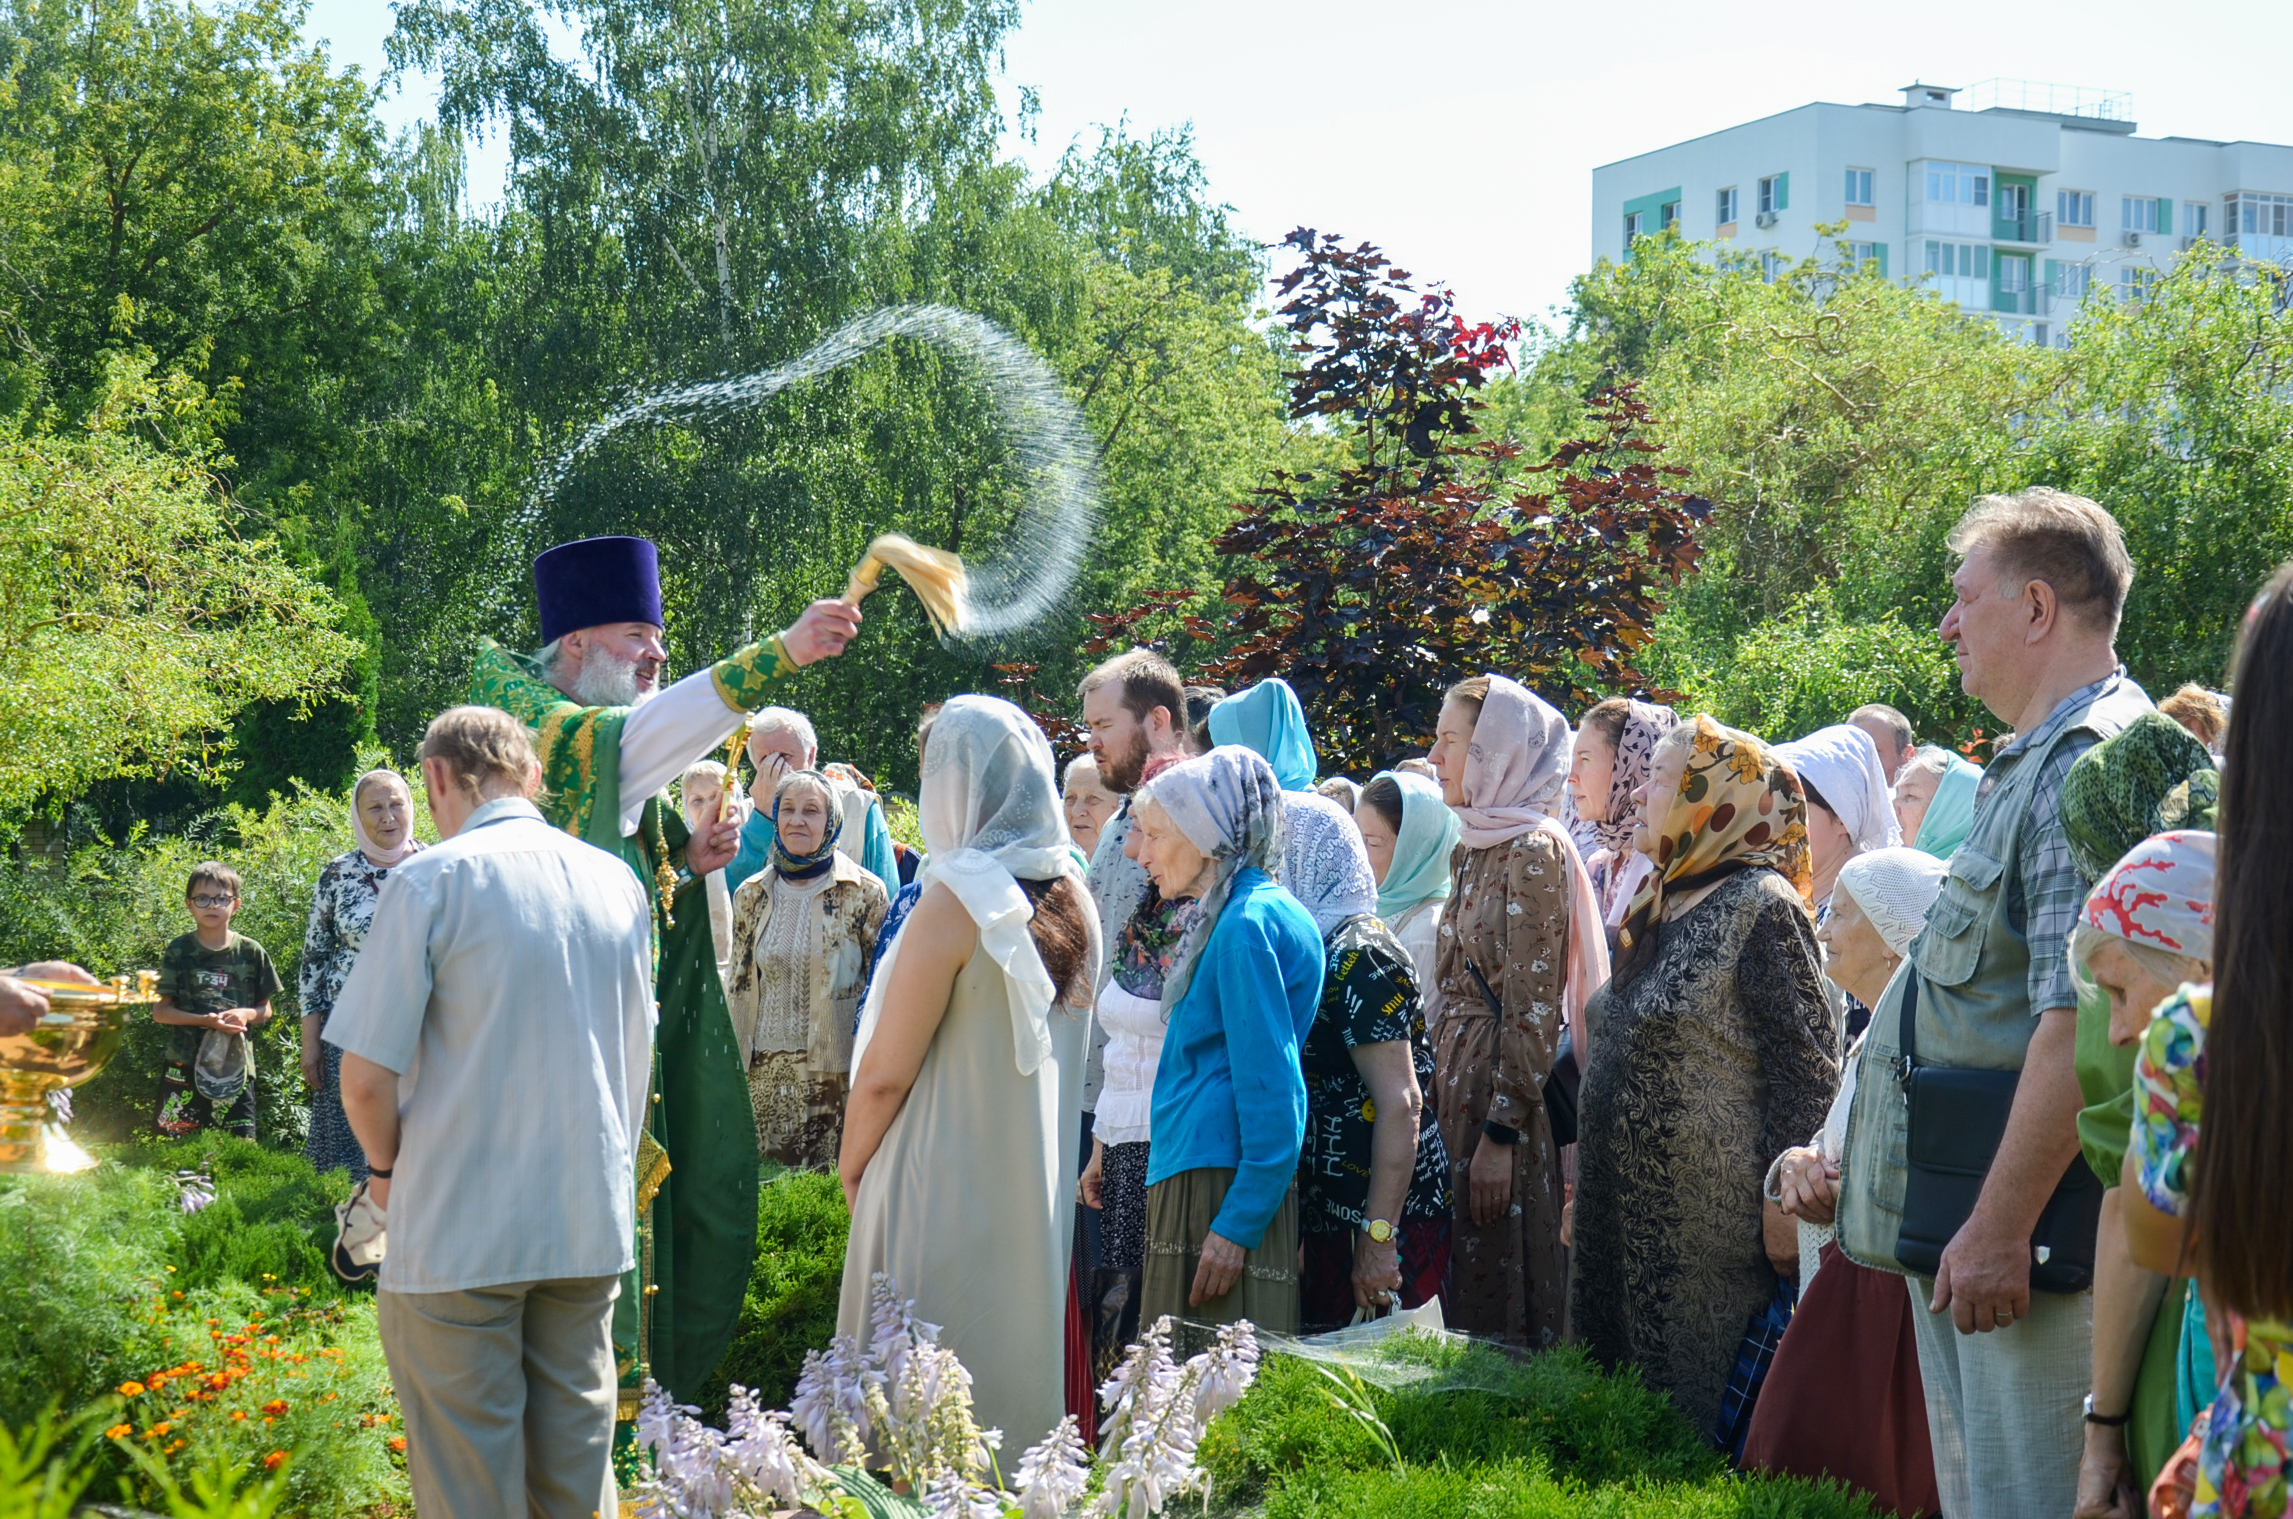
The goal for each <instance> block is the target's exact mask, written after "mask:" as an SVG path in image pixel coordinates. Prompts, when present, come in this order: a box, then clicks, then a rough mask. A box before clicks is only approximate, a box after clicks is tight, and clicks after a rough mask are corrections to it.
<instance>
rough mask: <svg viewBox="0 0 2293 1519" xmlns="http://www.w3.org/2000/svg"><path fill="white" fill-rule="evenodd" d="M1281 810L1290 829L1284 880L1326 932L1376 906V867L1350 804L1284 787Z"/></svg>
mask: <svg viewBox="0 0 2293 1519" xmlns="http://www.w3.org/2000/svg"><path fill="white" fill-rule="evenodd" d="M1282 811H1283V813H1284V814H1285V816H1284V819H1283V821H1284V822H1285V823H1286V824H1287V825H1288V827H1289V834H1290V837H1289V842H1288V844H1287V845H1286V846H1285V847H1284V849H1283V851H1282V885H1283V886H1285V887H1287V888H1288V889H1289V893H1290V895H1291V896H1293V897H1296V898H1297V899H1298V901H1299V902H1300V903H1302V904H1304V906H1305V909H1306V911H1307V912H1308V913H1310V914H1311V915H1312V916H1313V919H1314V927H1315V929H1316V930H1318V931H1319V932H1320V934H1321V936H1322V938H1323V939H1324V940H1325V941H1326V940H1327V939H1328V938H1329V936H1330V934H1331V932H1332V931H1333V930H1335V929H1336V928H1337V926H1338V925H1339V924H1340V923H1343V922H1344V921H1345V920H1346V919H1348V918H1358V917H1360V916H1361V915H1362V914H1363V913H1365V912H1376V911H1377V872H1376V871H1375V870H1373V869H1371V868H1370V863H1369V850H1368V848H1367V847H1366V846H1365V845H1363V843H1362V841H1361V829H1360V827H1359V826H1357V825H1356V824H1355V822H1354V820H1353V819H1352V818H1351V817H1349V816H1347V814H1346V810H1345V809H1344V808H1343V807H1340V806H1339V805H1338V804H1337V803H1336V802H1333V801H1331V800H1330V799H1329V798H1328V797H1326V796H1319V795H1316V794H1315V793H1314V792H1311V791H1285V792H1283V793H1282Z"/></svg>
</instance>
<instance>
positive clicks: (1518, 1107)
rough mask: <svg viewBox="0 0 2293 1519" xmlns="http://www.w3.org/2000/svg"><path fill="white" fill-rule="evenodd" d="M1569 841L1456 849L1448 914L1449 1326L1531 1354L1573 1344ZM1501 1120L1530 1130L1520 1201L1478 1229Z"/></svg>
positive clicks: (1444, 961)
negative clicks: (1481, 1154) (1564, 1100)
mask: <svg viewBox="0 0 2293 1519" xmlns="http://www.w3.org/2000/svg"><path fill="white" fill-rule="evenodd" d="M1562 847H1563V846H1562V845H1561V843H1560V842H1559V841H1558V840H1557V839H1555V838H1554V837H1553V836H1552V835H1551V834H1549V833H1546V832H1543V831H1542V830H1532V831H1531V832H1528V833H1525V834H1522V835H1521V836H1520V837H1519V838H1516V839H1513V840H1511V841H1509V842H1507V843H1503V844H1496V845H1492V846H1490V847H1489V848H1486V849H1469V848H1466V847H1465V846H1464V845H1459V846H1458V848H1457V851H1456V853H1455V854H1454V855H1452V856H1451V863H1450V876H1451V880H1452V882H1453V883H1454V890H1453V891H1452V892H1451V894H1450V898H1449V908H1448V910H1447V911H1445V912H1444V913H1443V914H1442V915H1441V931H1440V932H1441V940H1440V949H1439V951H1438V963H1439V966H1440V972H1439V976H1440V980H1439V986H1440V991H1441V1014H1440V1016H1441V1022H1440V1025H1439V1027H1437V1028H1436V1029H1435V1030H1434V1032H1433V1067H1434V1079H1433V1100H1432V1101H1431V1102H1430V1103H1428V1104H1427V1106H1428V1107H1429V1108H1430V1109H1431V1111H1432V1113H1433V1115H1434V1117H1435V1120H1436V1122H1438V1123H1439V1125H1440V1128H1441V1139H1442V1143H1443V1145H1444V1146H1445V1148H1446V1149H1447V1150H1448V1152H1449V1163H1450V1166H1451V1168H1452V1174H1451V1180H1450V1196H1451V1202H1452V1208H1453V1212H1452V1215H1451V1217H1452V1224H1451V1236H1450V1238H1451V1245H1450V1257H1449V1270H1450V1278H1449V1293H1448V1295H1447V1297H1446V1298H1445V1299H1444V1306H1445V1307H1446V1309H1447V1311H1448V1318H1449V1323H1450V1325H1451V1327H1453V1328H1456V1329H1461V1330H1463V1331H1465V1332H1466V1333H1468V1334H1477V1335H1486V1336H1488V1337H1491V1338H1494V1339H1501V1340H1503V1341H1504V1342H1505V1343H1506V1344H1508V1345H1515V1346H1524V1347H1526V1348H1528V1349H1531V1350H1542V1349H1547V1348H1549V1347H1551V1346H1553V1345H1556V1344H1558V1343H1559V1342H1560V1337H1561V1327H1562V1319H1563V1315H1564V1313H1565V1311H1566V1308H1567V1302H1568V1297H1567V1294H1568V1285H1567V1257H1566V1256H1565V1255H1564V1254H1563V1253H1562V1251H1561V1234H1560V1225H1561V1200H1562V1192H1561V1174H1560V1155H1559V1152H1558V1151H1556V1150H1555V1149H1554V1148H1553V1142H1552V1128H1551V1125H1550V1123H1549V1121H1548V1120H1547V1119H1546V1117H1545V1103H1544V1084H1545V1079H1546V1077H1548V1076H1550V1075H1551V1074H1552V1068H1553V1057H1554V1055H1555V1054H1556V1053H1557V1052H1558V1050H1559V1047H1560V1037H1561V993H1562V990H1563V987H1564V985H1565V983H1566V982H1567V979H1568V923H1569V871H1568V861H1567V860H1566V859H1564V858H1562V856H1561V849H1562ZM1475 971H1479V972H1480V975H1479V976H1478V977H1476V976H1475V975H1474V972H1475ZM1484 981H1486V982H1487V983H1488V991H1487V992H1486V993H1484V992H1483V991H1482V982H1484ZM1492 996H1493V997H1494V998H1495V1004H1494V1005H1492V1003H1491V1000H1490V999H1491V997H1492ZM1490 1121H1494V1122H1496V1123H1500V1124H1504V1125H1507V1126H1509V1127H1511V1128H1513V1129H1516V1130H1518V1131H1519V1133H1520V1143H1518V1144H1516V1145H1513V1146H1511V1147H1510V1153H1511V1159H1512V1162H1513V1205H1512V1207H1511V1208H1510V1209H1509V1210H1507V1211H1506V1212H1505V1213H1504V1214H1502V1215H1500V1216H1499V1217H1497V1218H1495V1219H1492V1220H1491V1221H1490V1222H1488V1223H1486V1224H1476V1223H1474V1222H1473V1204H1472V1186H1471V1181H1470V1172H1471V1169H1472V1164H1473V1155H1474V1152H1475V1151H1476V1150H1478V1149H1479V1148H1480V1145H1481V1136H1482V1129H1481V1125H1482V1124H1483V1123H1484V1122H1490Z"/></svg>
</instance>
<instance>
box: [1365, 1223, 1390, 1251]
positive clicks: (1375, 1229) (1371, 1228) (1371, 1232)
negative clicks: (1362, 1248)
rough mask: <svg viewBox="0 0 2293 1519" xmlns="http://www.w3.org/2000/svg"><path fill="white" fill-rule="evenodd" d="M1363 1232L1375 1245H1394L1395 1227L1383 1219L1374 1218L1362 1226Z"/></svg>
mask: <svg viewBox="0 0 2293 1519" xmlns="http://www.w3.org/2000/svg"><path fill="white" fill-rule="evenodd" d="M1362 1232H1363V1233H1364V1234H1367V1235H1368V1236H1369V1237H1370V1240H1371V1242H1372V1243H1374V1244H1380V1245H1390V1244H1392V1243H1393V1225H1391V1224H1389V1223H1387V1222H1386V1221H1385V1220H1384V1219H1382V1218H1373V1219H1371V1220H1370V1221H1369V1222H1368V1223H1366V1224H1364V1225H1362Z"/></svg>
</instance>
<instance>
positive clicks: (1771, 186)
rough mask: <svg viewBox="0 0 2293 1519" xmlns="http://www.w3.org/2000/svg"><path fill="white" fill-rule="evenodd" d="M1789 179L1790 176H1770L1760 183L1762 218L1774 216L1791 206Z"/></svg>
mask: <svg viewBox="0 0 2293 1519" xmlns="http://www.w3.org/2000/svg"><path fill="white" fill-rule="evenodd" d="M1789 179H1790V177H1789V176H1788V175H1783V174H1770V175H1769V176H1768V177H1767V178H1765V179H1763V180H1761V181H1760V186H1759V193H1760V198H1759V209H1760V214H1761V215H1762V216H1773V215H1775V213H1776V212H1778V211H1781V210H1783V209H1784V208H1785V207H1786V206H1788V205H1789V204H1790V202H1791V192H1790V190H1789V188H1788V184H1789Z"/></svg>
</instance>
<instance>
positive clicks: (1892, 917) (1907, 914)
mask: <svg viewBox="0 0 2293 1519" xmlns="http://www.w3.org/2000/svg"><path fill="white" fill-rule="evenodd" d="M1949 873H1950V867H1949V866H1947V865H1945V864H1944V863H1943V862H1942V861H1941V860H1938V859H1936V858H1935V857H1934V856H1933V855H1931V854H1928V853H1927V852H1926V851H1924V850H1919V849H1905V848H1903V847H1902V846H1901V845H1896V846H1893V847H1890V848H1887V849H1874V850H1872V851H1871V852H1870V853H1868V854H1859V855H1857V856H1856V857H1855V858H1854V859H1852V860H1849V861H1848V862H1847V863H1846V864H1844V865H1842V866H1840V867H1839V880H1838V882H1837V883H1836V884H1835V885H1834V886H1833V888H1832V890H1833V891H1834V892H1835V893H1836V892H1841V891H1844V892H1846V893H1847V894H1848V896H1850V897H1852V898H1854V899H1855V905H1856V906H1857V907H1860V908H1862V909H1863V916H1864V917H1866V918H1869V919H1870V920H1871V926H1872V927H1873V928H1874V929H1877V930H1878V932H1879V937H1880V938H1882V939H1884V940H1885V941H1886V942H1887V948H1888V950H1889V951H1890V952H1892V953H1894V954H1897V955H1905V954H1909V953H1910V950H1911V941H1912V940H1913V939H1916V938H1917V937H1919V930H1920V929H1922V928H1924V927H1926V926H1927V911H1928V909H1929V908H1931V907H1933V906H1934V905H1935V898H1936V897H1938V896H1940V895H1941V894H1942V890H1943V877H1944V876H1946V875H1948V874H1949Z"/></svg>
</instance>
